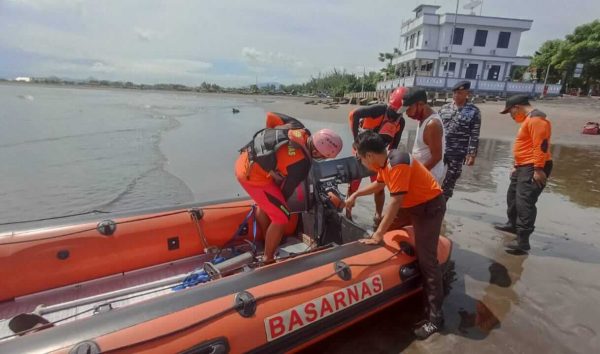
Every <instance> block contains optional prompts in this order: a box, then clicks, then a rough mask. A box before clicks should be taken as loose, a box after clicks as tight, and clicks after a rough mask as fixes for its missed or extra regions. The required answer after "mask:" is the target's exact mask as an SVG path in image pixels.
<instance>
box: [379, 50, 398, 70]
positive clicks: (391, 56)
mask: <svg viewBox="0 0 600 354" xmlns="http://www.w3.org/2000/svg"><path fill="white" fill-rule="evenodd" d="M401 54H402V52H401V51H400V49H398V48H394V49H393V51H392V52H391V53H387V52H386V53H379V58H378V59H379V61H380V62H382V63H383V62H385V61H386V60H389V61H390V62H389V63H388V64H387V65H386V66H385V68H383V69H381V71H382V72H383V73H385V74H386V76H387V75H390V76H393V75H394V74H395V71H396V70H395V68H393V67H392V60H394V58H396V57H399V56H400V55H401Z"/></svg>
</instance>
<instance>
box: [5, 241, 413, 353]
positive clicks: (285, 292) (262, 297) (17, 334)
mask: <svg viewBox="0 0 600 354" xmlns="http://www.w3.org/2000/svg"><path fill="white" fill-rule="evenodd" d="M323 247H325V246H322V247H319V248H317V249H314V250H309V251H306V252H303V253H311V252H314V251H318V250H320V249H322V248H323ZM400 252H402V250H398V251H396V252H395V253H393V254H392V255H391V256H389V257H387V258H385V259H383V260H381V261H377V262H371V263H350V264H348V267H371V266H377V265H379V264H383V263H385V262H387V261H389V260H390V259H392V258H394V257H395V256H397V255H398V254H399V253H400ZM301 254H302V253H299V254H295V255H293V256H288V257H286V258H293V257H296V256H298V255H301ZM196 271H197V270H194V271H192V272H191V273H194V272H196ZM336 274H337V272H335V271H334V272H332V273H330V274H327V275H325V276H323V277H321V278H319V279H317V280H314V281H312V282H310V283H307V284H304V285H300V286H296V287H293V288H290V289H285V290H281V291H277V292H273V293H270V294H265V295H262V296H259V297H256V298H255V301H256V302H257V303H258V302H259V301H261V300H266V299H269V298H272V297H276V296H281V295H285V294H287V293H291V292H295V291H299V290H303V289H306V288H309V287H311V286H314V285H317V284H319V283H321V282H324V281H326V280H327V279H329V278H331V277H333V276H335V275H336ZM167 289H173V285H165V286H162V287H158V288H156V289H152V290H149V291H146V292H143V293H138V294H134V295H131V296H128V297H124V298H117V299H114V300H110V301H106V302H104V303H102V305H112V304H114V303H117V302H122V301H127V300H132V299H135V298H137V297H141V296H147V295H151V294H154V293H157V292H161V291H164V290H167ZM97 307H98V306H94V307H92V308H89V309H87V310H83V311H80V312H76V313H74V314H72V315H70V316H66V317H63V318H61V319H58V320H56V321H52V322H49V323H48V324H47V325H48V326H54V325H55V324H58V323H60V322H64V321H67V320H69V319H72V318H74V317H78V316H81V315H84V314H86V313H88V312H92V311H94V310H95V309H96V308H97ZM233 310H236V307H235V306H230V307H228V308H226V309H223V310H222V311H220V312H218V313H215V314H213V315H211V316H209V317H207V318H204V319H202V320H200V321H197V322H194V323H192V324H190V325H188V326H186V327H184V328H180V329H177V330H175V331H172V332H170V333H166V334H164V335H162V336H160V337H157V338H152V339H148V340H145V341H141V342H137V343H133V344H128V345H127V346H124V347H119V348H115V349H111V350H110V351H106V353H110V352H112V351H118V350H123V349H125V348H127V347H131V346H134V345H139V344H143V343H146V342H149V341H152V340H155V339H159V338H162V337H165V336H168V335H172V334H176V333H179V332H183V331H185V330H187V329H190V328H193V327H195V326H198V325H201V324H203V323H204V322H208V321H211V320H213V319H216V318H218V317H220V316H223V315H225V314H227V313H228V312H230V311H233ZM36 330H39V328H30V329H27V330H24V331H21V332H17V333H14V334H11V335H8V336H5V337H0V341H3V340H6V339H11V338H14V337H17V336H22V335H25V334H27V333H29V332H33V331H36Z"/></svg>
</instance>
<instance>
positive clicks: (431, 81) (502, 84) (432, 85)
mask: <svg viewBox="0 0 600 354" xmlns="http://www.w3.org/2000/svg"><path fill="white" fill-rule="evenodd" d="M464 80H465V79H464V78H452V77H440V76H419V75H415V76H407V77H402V78H397V79H393V80H387V81H381V82H379V83H377V91H391V90H393V89H395V88H396V87H401V86H404V87H421V88H424V89H427V90H432V91H449V90H451V89H452V87H454V85H456V84H457V83H458V82H459V81H464ZM469 81H471V91H473V92H488V93H496V94H499V93H504V94H506V95H513V94H517V93H522V94H529V95H530V96H537V95H540V94H542V92H543V90H544V84H543V83H536V82H512V81H492V80H469ZM547 86H548V91H547V93H546V95H548V96H556V95H558V94H560V89H561V87H562V85H555V84H550V85H547Z"/></svg>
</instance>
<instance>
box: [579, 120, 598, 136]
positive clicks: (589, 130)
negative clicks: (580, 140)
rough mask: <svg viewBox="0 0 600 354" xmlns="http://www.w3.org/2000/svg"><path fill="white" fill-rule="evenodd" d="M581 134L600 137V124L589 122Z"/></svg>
mask: <svg viewBox="0 0 600 354" xmlns="http://www.w3.org/2000/svg"><path fill="white" fill-rule="evenodd" d="M581 134H586V135H600V123H597V122H587V123H585V125H584V126H583V129H582V130H581Z"/></svg>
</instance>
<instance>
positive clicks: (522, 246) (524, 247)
mask: <svg viewBox="0 0 600 354" xmlns="http://www.w3.org/2000/svg"><path fill="white" fill-rule="evenodd" d="M505 247H506V248H508V249H509V250H514V251H519V252H527V251H529V250H530V249H531V246H530V245H529V241H524V242H523V241H521V240H518V239H517V240H512V241H510V242H508V243H507V244H506V246H505Z"/></svg>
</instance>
